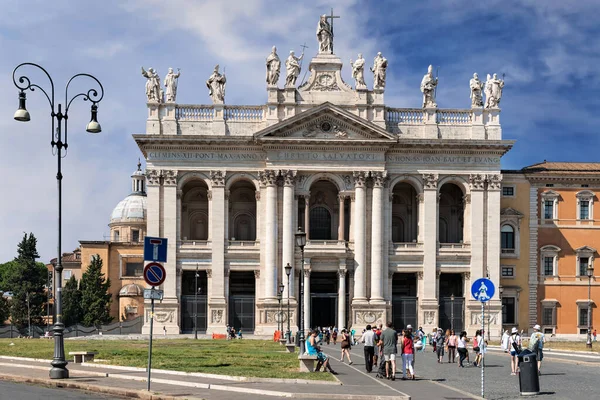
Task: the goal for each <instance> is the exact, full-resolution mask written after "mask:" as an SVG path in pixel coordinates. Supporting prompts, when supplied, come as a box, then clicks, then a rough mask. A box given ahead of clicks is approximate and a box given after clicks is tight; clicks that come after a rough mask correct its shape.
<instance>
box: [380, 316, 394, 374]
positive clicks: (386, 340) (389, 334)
mask: <svg viewBox="0 0 600 400" xmlns="http://www.w3.org/2000/svg"><path fill="white" fill-rule="evenodd" d="M385 325H386V327H387V328H386V329H385V330H384V331H383V332H382V333H381V340H382V342H383V358H384V360H385V362H386V364H385V377H386V378H387V379H391V380H393V381H394V380H396V354H397V353H398V349H397V347H396V344H397V343H398V334H397V333H396V331H395V330H394V329H393V328H392V321H388V322H387V323H386V324H385ZM390 370H391V371H390Z"/></svg>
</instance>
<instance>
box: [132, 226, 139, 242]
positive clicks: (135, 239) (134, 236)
mask: <svg viewBox="0 0 600 400" xmlns="http://www.w3.org/2000/svg"><path fill="white" fill-rule="evenodd" d="M131 241H132V242H134V243H137V242H139V241H140V231H139V230H137V229H133V230H132V231H131Z"/></svg>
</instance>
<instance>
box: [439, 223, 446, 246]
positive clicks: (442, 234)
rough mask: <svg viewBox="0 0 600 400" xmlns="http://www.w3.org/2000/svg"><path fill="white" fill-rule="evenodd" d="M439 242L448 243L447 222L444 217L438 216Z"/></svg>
mask: <svg viewBox="0 0 600 400" xmlns="http://www.w3.org/2000/svg"><path fill="white" fill-rule="evenodd" d="M439 230H440V243H448V223H447V222H446V220H445V219H443V218H440V227H439Z"/></svg>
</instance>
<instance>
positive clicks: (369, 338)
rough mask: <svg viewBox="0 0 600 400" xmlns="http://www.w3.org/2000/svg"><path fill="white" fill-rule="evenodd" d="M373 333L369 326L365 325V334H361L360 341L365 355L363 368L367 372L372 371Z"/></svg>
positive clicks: (373, 354)
mask: <svg viewBox="0 0 600 400" xmlns="http://www.w3.org/2000/svg"><path fill="white" fill-rule="evenodd" d="M374 340H375V332H373V330H372V329H371V325H367V329H366V331H365V333H363V335H362V338H361V339H360V341H361V342H362V343H363V344H364V345H365V346H364V354H365V368H366V370H367V372H371V371H372V370H373V357H374V356H375V343H374V342H373V341H374Z"/></svg>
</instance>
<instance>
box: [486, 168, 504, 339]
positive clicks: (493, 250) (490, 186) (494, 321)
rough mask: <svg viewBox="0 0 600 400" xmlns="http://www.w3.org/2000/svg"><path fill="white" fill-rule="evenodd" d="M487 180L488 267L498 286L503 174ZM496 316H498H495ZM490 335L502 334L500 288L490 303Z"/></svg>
mask: <svg viewBox="0 0 600 400" xmlns="http://www.w3.org/2000/svg"><path fill="white" fill-rule="evenodd" d="M486 180H487V243H486V249H487V267H488V271H489V274H490V276H489V278H490V279H491V280H492V282H494V285H495V286H496V288H499V287H500V279H501V274H500V229H499V228H500V195H501V192H500V191H501V190H502V175H500V174H490V175H487V177H486ZM494 316H496V318H494ZM489 318H490V322H491V323H490V325H489V327H490V335H491V336H492V337H500V336H502V300H501V299H500V290H498V289H496V293H495V294H494V297H493V298H492V300H491V301H490V304H489Z"/></svg>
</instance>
